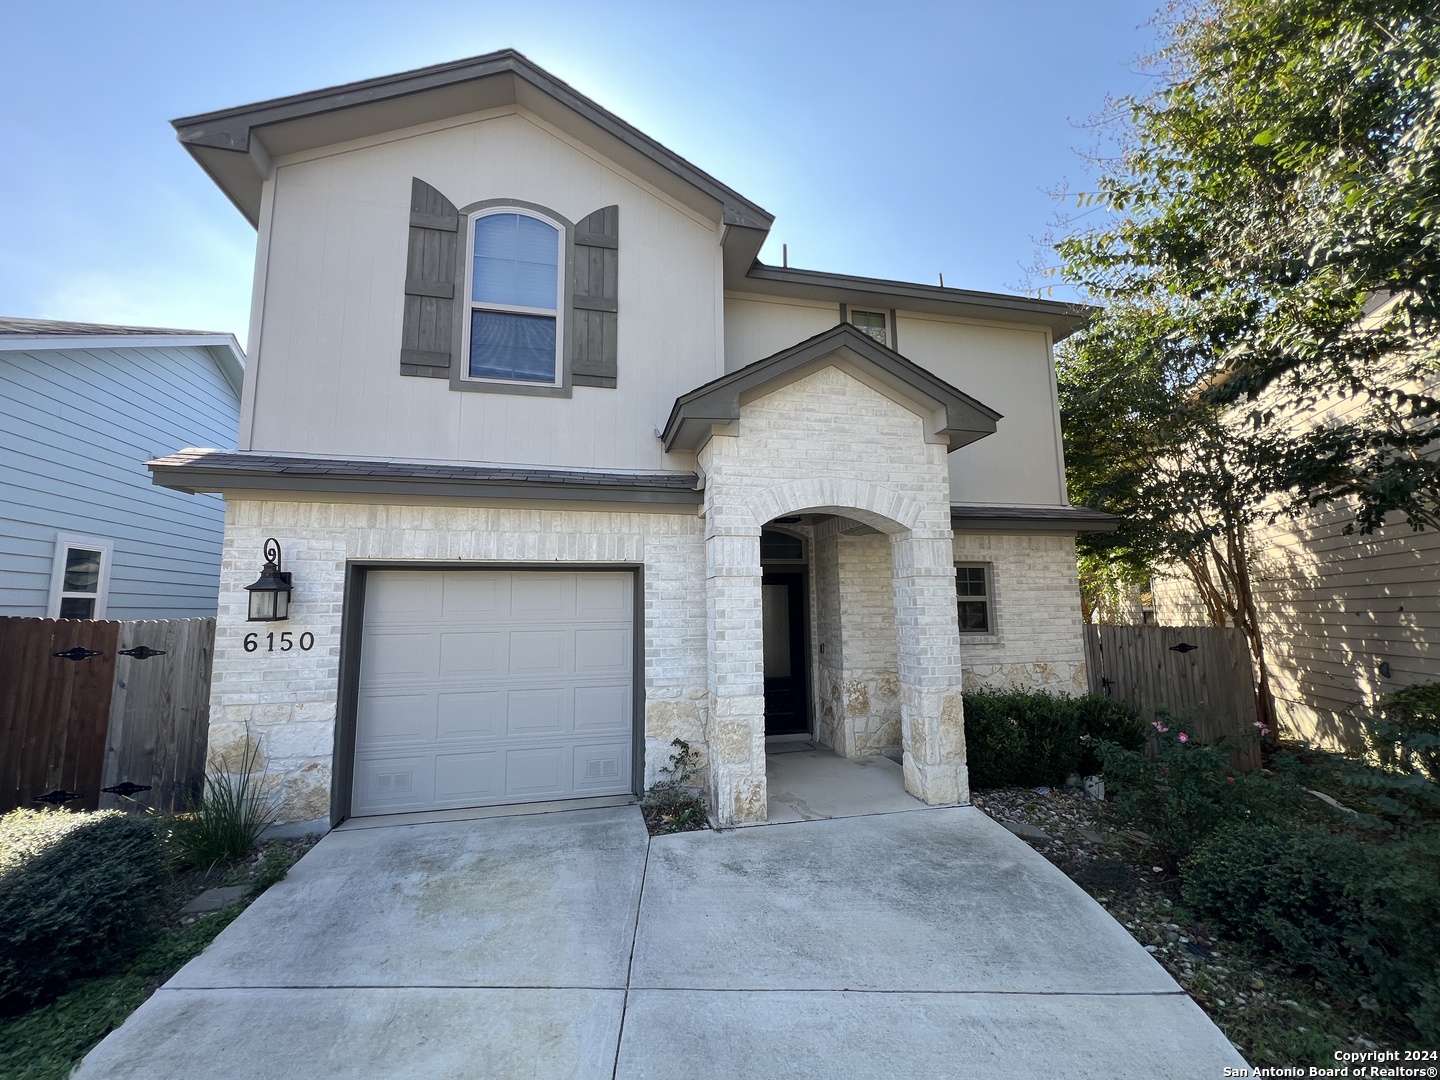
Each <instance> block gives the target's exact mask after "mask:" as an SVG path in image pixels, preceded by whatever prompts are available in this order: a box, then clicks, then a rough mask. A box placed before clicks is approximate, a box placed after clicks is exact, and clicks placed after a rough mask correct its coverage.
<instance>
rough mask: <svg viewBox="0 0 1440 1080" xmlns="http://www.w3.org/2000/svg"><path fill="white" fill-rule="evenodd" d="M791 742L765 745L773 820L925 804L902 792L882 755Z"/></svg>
mask: <svg viewBox="0 0 1440 1080" xmlns="http://www.w3.org/2000/svg"><path fill="white" fill-rule="evenodd" d="M795 745H796V744H794V743H789V744H787V743H778V744H775V743H772V744H771V745H770V746H768V747H767V753H766V755H765V777H766V780H767V783H768V787H769V792H770V797H769V804H768V807H767V809H768V813H769V816H770V824H772V825H774V824H780V823H784V822H792V821H819V820H822V819H825V818H845V817H863V816H865V815H867V814H894V813H899V812H900V811H905V810H924V809H925V804H924V803H923V802H921V801H920V800H919V799H917V798H915V797H914V796H913V795H909V794H907V793H906V791H905V782H904V780H903V774H902V772H901V769H900V766H899V765H897V764H896V763H895V762H893V761H891V760H890V759H889V758H887V757H882V756H880V755H878V754H877V755H875V756H873V757H863V758H845V757H841V756H840V755H839V754H837V753H835V752H834V751H833V750H826V749H824V748H821V747H813V748H811V749H805V750H800V749H795ZM806 745H810V744H806Z"/></svg>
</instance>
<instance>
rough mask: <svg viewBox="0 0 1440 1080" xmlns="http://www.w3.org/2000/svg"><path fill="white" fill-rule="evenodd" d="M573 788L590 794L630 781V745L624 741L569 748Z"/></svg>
mask: <svg viewBox="0 0 1440 1080" xmlns="http://www.w3.org/2000/svg"><path fill="white" fill-rule="evenodd" d="M572 755H573V766H572V767H573V768H574V771H575V790H576V791H578V792H584V793H586V794H591V793H603V792H605V791H610V790H611V789H613V788H614V787H615V786H616V785H617V784H623V785H625V786H626V787H628V786H629V784H630V744H629V742H628V741H624V740H619V741H616V742H609V743H601V744H596V745H593V746H577V747H575V748H574V750H573V751H572Z"/></svg>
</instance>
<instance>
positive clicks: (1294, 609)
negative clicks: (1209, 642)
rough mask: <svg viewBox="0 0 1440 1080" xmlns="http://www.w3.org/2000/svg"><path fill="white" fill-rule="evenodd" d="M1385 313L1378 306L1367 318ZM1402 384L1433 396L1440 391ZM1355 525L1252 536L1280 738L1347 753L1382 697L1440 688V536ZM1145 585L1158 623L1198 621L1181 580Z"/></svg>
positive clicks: (1348, 510) (1327, 524)
mask: <svg viewBox="0 0 1440 1080" xmlns="http://www.w3.org/2000/svg"><path fill="white" fill-rule="evenodd" d="M1385 311H1386V306H1385V304H1384V303H1383V302H1381V303H1379V304H1378V305H1377V306H1376V307H1374V308H1373V310H1372V311H1371V312H1370V315H1369V316H1368V319H1370V320H1373V319H1377V318H1379V317H1380V316H1382V315H1383V314H1384V313H1385ZM1365 325H1366V324H1365V323H1362V324H1361V327H1362V329H1363V328H1364V327H1365ZM1407 385H1408V387H1409V389H1410V391H1411V392H1416V393H1419V392H1424V393H1427V394H1435V393H1437V392H1440V382H1428V383H1423V384H1422V383H1419V382H1416V383H1409V384H1407ZM1366 407H1368V403H1367V402H1366V401H1365V400H1363V399H1360V398H1349V399H1343V400H1334V401H1329V402H1324V403H1322V404H1321V405H1320V407H1318V408H1316V409H1314V410H1311V411H1307V412H1305V413H1303V414H1296V415H1295V419H1294V423H1296V424H1297V425H1300V424H1323V423H1325V422H1327V421H1328V420H1331V419H1337V418H1344V417H1346V416H1348V415H1352V414H1354V413H1355V412H1357V411H1358V410H1360V409H1363V408H1366ZM1242 411H1248V407H1247V409H1246V410H1242ZM1241 422H1243V423H1248V422H1249V421H1248V418H1242V420H1241ZM1354 517H1355V514H1354V507H1353V505H1352V504H1350V503H1348V502H1339V503H1335V504H1332V505H1330V506H1325V507H1317V508H1314V509H1311V510H1309V511H1307V512H1305V513H1303V514H1302V515H1300V516H1299V517H1294V518H1291V517H1280V518H1278V519H1277V520H1276V521H1274V522H1273V523H1262V524H1260V525H1258V526H1257V527H1256V528H1254V529H1253V530H1252V532H1251V536H1250V550H1251V552H1252V553H1253V563H1252V566H1251V581H1252V584H1253V588H1254V591H1255V600H1256V606H1257V608H1258V610H1259V613H1260V621H1261V626H1262V629H1263V633H1264V639H1265V648H1266V660H1267V666H1268V668H1269V671H1270V676H1271V683H1272V690H1273V692H1274V695H1275V703H1276V709H1277V713H1278V715H1279V718H1280V721H1281V723H1282V724H1283V725H1284V726H1285V729H1286V731H1287V733H1288V734H1291V735H1295V736H1298V737H1300V738H1303V739H1306V740H1309V741H1311V742H1315V743H1319V744H1322V745H1328V746H1333V747H1348V748H1356V747H1359V746H1362V745H1363V742H1362V740H1361V725H1360V720H1361V718H1362V717H1364V716H1367V715H1372V714H1373V713H1374V711H1375V709H1376V707H1377V705H1378V703H1379V699H1380V698H1382V697H1383V696H1385V695H1386V694H1389V693H1393V692H1394V691H1396V690H1400V689H1403V688H1404V687H1406V686H1411V685H1413V684H1415V683H1420V682H1432V681H1436V680H1440V650H1437V647H1436V646H1437V643H1440V533H1437V532H1436V531H1435V530H1433V529H1429V530H1424V531H1421V532H1416V531H1414V530H1413V529H1411V528H1410V527H1409V526H1408V525H1406V524H1405V523H1404V522H1403V521H1395V522H1393V523H1391V524H1388V525H1387V526H1386V527H1385V528H1384V529H1383V530H1380V531H1378V532H1376V533H1374V534H1372V535H1370V536H1364V535H1361V534H1360V533H1359V532H1354V533H1351V534H1349V535H1346V533H1345V526H1346V524H1347V523H1350V522H1353V521H1354ZM1153 588H1154V602H1155V615H1156V619H1157V621H1158V622H1160V623H1161V624H1164V625H1168V626H1185V625H1203V624H1204V623H1205V621H1206V618H1205V612H1204V608H1203V606H1202V605H1201V604H1200V602H1199V598H1198V597H1197V596H1196V595H1195V592H1194V587H1193V585H1192V584H1191V583H1190V581H1189V579H1188V578H1186V577H1184V576H1182V575H1179V574H1168V575H1164V576H1158V577H1157V578H1156V580H1155V581H1154V583H1153Z"/></svg>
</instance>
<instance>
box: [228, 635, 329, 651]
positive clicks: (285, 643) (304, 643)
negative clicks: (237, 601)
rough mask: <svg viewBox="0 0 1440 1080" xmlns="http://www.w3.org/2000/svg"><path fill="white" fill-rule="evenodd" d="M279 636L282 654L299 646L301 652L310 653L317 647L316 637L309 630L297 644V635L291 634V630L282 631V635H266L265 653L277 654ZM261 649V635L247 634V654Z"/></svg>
mask: <svg viewBox="0 0 1440 1080" xmlns="http://www.w3.org/2000/svg"><path fill="white" fill-rule="evenodd" d="M277 636H278V637H279V639H280V652H289V651H290V650H291V649H293V648H295V646H296V645H297V644H298V645H299V646H300V651H301V652H309V651H310V650H311V649H313V648H314V647H315V635H314V634H312V633H310V631H309V630H306V631H305V633H303V634H301V635H300V640H299V642H296V640H295V635H293V634H292V633H290V631H289V630H282V631H280V633H279V634H278V635H276V634H274V633H270V634H266V635H265V651H266V652H275V639H276V637H277ZM259 648H260V635H259V634H246V635H245V651H246V652H255V651H256V650H257V649H259Z"/></svg>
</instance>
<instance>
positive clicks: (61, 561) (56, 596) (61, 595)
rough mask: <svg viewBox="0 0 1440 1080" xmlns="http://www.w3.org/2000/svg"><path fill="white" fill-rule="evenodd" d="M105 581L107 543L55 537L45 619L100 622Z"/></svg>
mask: <svg viewBox="0 0 1440 1080" xmlns="http://www.w3.org/2000/svg"><path fill="white" fill-rule="evenodd" d="M109 578H110V544H109V543H108V542H107V541H103V540H87V539H82V538H79V537H70V536H62V537H59V538H58V539H57V540H56V542H55V568H54V570H53V571H52V572H51V580H50V605H49V611H48V612H47V614H48V616H49V618H52V619H100V618H104V616H105V593H106V591H107V589H108V586H109Z"/></svg>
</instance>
